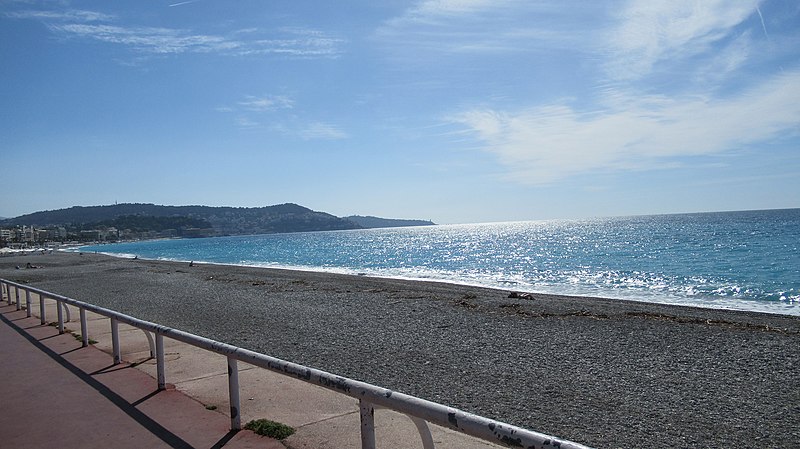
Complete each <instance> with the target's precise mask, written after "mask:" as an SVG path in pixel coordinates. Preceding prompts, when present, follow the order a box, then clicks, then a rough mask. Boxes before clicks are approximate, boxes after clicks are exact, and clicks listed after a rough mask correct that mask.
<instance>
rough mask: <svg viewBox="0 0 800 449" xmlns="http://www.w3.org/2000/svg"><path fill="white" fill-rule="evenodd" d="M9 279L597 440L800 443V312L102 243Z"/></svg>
mask: <svg viewBox="0 0 800 449" xmlns="http://www.w3.org/2000/svg"><path fill="white" fill-rule="evenodd" d="M27 261H31V262H34V261H35V262H34V263H35V265H37V266H42V267H43V268H41V269H20V270H16V269H14V266H15V265H17V264H21V265H22V266H24V264H25V262H27ZM0 277H3V278H5V279H9V280H12V281H23V282H26V283H30V284H31V285H34V286H36V287H38V288H42V289H44V290H48V291H51V292H54V293H59V294H63V295H66V296H69V297H72V298H75V299H79V300H82V301H86V302H90V303H93V304H98V305H101V306H104V307H109V308H112V309H115V310H119V311H121V312H124V313H128V314H131V315H133V316H136V317H138V318H141V319H145V320H149V321H154V322H158V323H159V324H164V325H167V326H170V327H174V328H178V329H183V330H186V331H188V332H192V333H196V334H199V335H204V336H207V337H209V338H213V339H217V340H220V341H225V342H227V343H230V344H234V345H236V346H241V347H245V348H248V349H253V350H256V351H258V352H262V353H266V354H269V355H272V356H275V357H279V358H282V359H286V360H291V361H293V362H297V363H302V364H305V365H308V366H311V367H314V368H318V369H323V370H326V371H329V372H333V373H336V374H339V375H343V376H347V377H350V378H354V379H358V380H363V381H366V382H370V383H373V384H376V385H380V386H383V387H386V388H391V389H393V390H397V391H402V392H405V393H409V394H413V395H416V396H419V397H422V398H425V399H429V400H433V401H436V402H440V403H443V404H446V405H450V406H454V407H458V408H460V409H463V410H465V411H469V412H473V413H477V414H480V415H483V416H486V417H490V418H495V419H499V420H502V421H507V422H509V423H512V424H515V425H519V426H522V427H526V428H529V429H532V430H536V431H540V432H545V433H549V434H554V435H558V436H561V437H563V438H567V439H570V440H573V441H579V442H582V443H584V444H587V445H590V446H596V447H608V446H614V447H675V446H690V445H700V446H706V447H749V446H751V445H752V444H753V443H754V442H758V443H759V444H760V445H765V446H768V447H781V446H783V447H785V446H790V445H792V444H796V442H797V441H798V439H799V438H800V434H798V431H797V430H796V429H797V426H795V425H793V423H794V422H796V418H795V417H796V416H797V413H798V408H797V404H798V403H800V387H798V386H797V385H796V382H795V381H793V379H794V378H795V376H796V373H795V368H796V367H797V366H798V365H799V364H800V318H798V317H795V316H789V315H779V314H768V313H761V312H747V311H730V310H721V309H705V308H695V307H686V306H677V305H661V304H654V303H649V302H636V301H629V300H615V299H604V298H588V297H568V296H558V295H544V294H535V295H534V298H535V299H533V300H527V299H521V298H508V290H505V291H504V290H495V289H488V288H479V287H471V286H464V285H457V284H445V283H440V282H431V281H408V280H398V279H388V278H375V277H367V276H357V275H341V274H332V273H323V272H316V271H292V270H283V269H276V268H252V267H244V266H235V265H216V264H206V263H202V264H201V263H197V264H195V265H194V266H193V267H189V266H188V263H182V262H164V261H152V260H144V259H138V260H133V259H122V258H118V257H112V256H106V255H99V254H88V253H84V255H82V256H81V255H79V254H78V253H56V254H46V255H39V254H37V255H28V256H19V257H16V258H15V257H4V258H2V259H0ZM793 382H794V383H793ZM622 441H625V443H624V444H629V446H620V444H622V443H621V442H622Z"/></svg>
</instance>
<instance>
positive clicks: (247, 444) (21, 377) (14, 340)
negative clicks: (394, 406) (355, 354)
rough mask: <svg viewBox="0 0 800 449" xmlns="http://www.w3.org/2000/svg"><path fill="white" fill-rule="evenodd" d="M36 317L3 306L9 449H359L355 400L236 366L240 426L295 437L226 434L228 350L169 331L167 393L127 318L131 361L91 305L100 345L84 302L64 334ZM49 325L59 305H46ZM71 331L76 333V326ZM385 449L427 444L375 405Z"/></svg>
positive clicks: (2, 434)
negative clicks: (84, 334) (280, 429)
mask: <svg viewBox="0 0 800 449" xmlns="http://www.w3.org/2000/svg"><path fill="white" fill-rule="evenodd" d="M32 296H33V297H32V301H31V309H32V310H31V312H32V317H31V318H26V310H25V301H24V298H21V302H22V310H16V305H15V304H12V305H8V303H7V302H5V298H4V301H3V302H2V303H0V379H3V381H0V398H2V404H3V407H2V409H3V413H2V414H0V442H2V444H3V447H5V445H6V444H8V447H15V448H26V447H29V448H35V447H45V446H49V445H53V444H57V445H58V446H59V447H64V448H79V447H80V448H91V447H97V448H101V447H102V448H107V447H121V448H126V447H131V448H133V447H136V448H140V447H203V448H214V447H225V448H251V447H252V448H255V447H258V448H267V449H269V448H289V449H302V448H323V449H325V448H329V449H334V448H335V449H342V448H358V447H360V436H359V435H360V434H359V429H360V418H359V412H358V406H357V403H356V401H355V400H354V399H352V398H349V397H347V396H343V395H340V394H337V393H335V392H332V391H329V390H326V389H323V388H320V387H316V386H314V385H310V384H307V383H304V382H301V381H299V380H296V379H292V378H288V377H285V376H281V375H279V374H276V373H272V372H269V371H267V370H264V369H260V368H257V367H254V366H250V365H247V364H243V363H239V382H240V396H241V401H242V404H241V408H242V410H241V415H242V424H244V423H246V422H248V421H249V420H252V419H260V418H266V419H270V420H273V421H277V422H281V423H284V424H288V425H290V426H292V427H294V428H295V429H296V433H295V434H294V435H292V436H290V437H289V438H287V439H286V440H283V441H276V440H272V439H269V438H266V437H261V436H258V435H255V434H253V433H252V432H249V431H246V430H242V431H239V432H232V431H230V430H229V429H230V418H229V417H228V415H226V414H225V413H226V412H227V411H228V397H227V395H228V390H227V365H226V360H225V358H224V357H223V356H219V355H217V354H213V353H210V352H208V351H205V350H202V349H199V348H196V347H193V346H190V345H186V344H184V343H181V342H177V341H174V340H170V339H165V341H164V343H165V352H166V357H165V359H166V381H167V389H166V390H165V391H157V388H156V381H155V376H156V366H155V360H153V359H152V358H150V353H149V346H148V341H147V339H146V336H145V334H144V333H143V332H142V331H141V330H138V329H135V328H133V327H129V326H126V325H124V324H120V341H121V348H122V350H121V352H122V359H123V363H122V364H120V365H113V364H112V357H111V355H110V354H111V352H112V351H111V330H110V324H109V319H108V318H105V317H102V316H100V315H96V314H92V313H88V314H87V323H88V334H89V337H90V338H91V339H92V342H93V344H92V345H90V346H89V347H86V348H82V347H81V342H80V339H79V338H78V337H77V335H78V333H79V332H80V323H79V322H77V321H78V310H77V309H75V308H70V315H71V319H72V321H71V322H68V323H66V326H65V327H66V330H67V332H66V333H65V334H63V335H59V334H58V328H57V327H56V326H53V325H41V324H40V319H39V313H40V311H39V310H38V309H39V299H38V296H36V295H32ZM45 315H46V317H47V321H48V322H52V321H53V320H55V317H56V308H55V302H54V301H51V300H47V301H46V305H45ZM73 332H74V333H73ZM430 427H431V433H432V435H433V439H434V442H435V444H436V447H437V448H460V449H462V448H463V449H488V448H497V447H500V446H496V445H493V444H489V443H487V442H483V441H481V440H478V439H475V438H472V437H469V436H466V435H463V434H460V433H457V432H454V431H452V430H449V429H445V428H442V427H439V426H435V425H431V426H430ZM375 429H376V437H377V445H378V447H379V448H382V449H394V448H397V449H399V448H421V447H422V443H421V441H420V437H419V434H418V433H417V430H416V428H415V427H414V425H413V423H412V422H411V420H410V419H408V417H406V416H404V415H402V414H400V413H397V412H393V411H389V410H377V411H376V413H375Z"/></svg>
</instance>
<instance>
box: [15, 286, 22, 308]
mask: <svg viewBox="0 0 800 449" xmlns="http://www.w3.org/2000/svg"><path fill="white" fill-rule="evenodd" d="M14 297H15V298H16V299H17V310H21V309H22V307H20V304H19V287H17V286H16V285H15V286H14Z"/></svg>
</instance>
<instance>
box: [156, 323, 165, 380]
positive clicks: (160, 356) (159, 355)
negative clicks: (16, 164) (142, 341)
mask: <svg viewBox="0 0 800 449" xmlns="http://www.w3.org/2000/svg"><path fill="white" fill-rule="evenodd" d="M156 378H157V379H158V389H159V390H165V389H166V388H167V379H166V374H165V373H164V336H163V335H161V334H160V333H158V332H156Z"/></svg>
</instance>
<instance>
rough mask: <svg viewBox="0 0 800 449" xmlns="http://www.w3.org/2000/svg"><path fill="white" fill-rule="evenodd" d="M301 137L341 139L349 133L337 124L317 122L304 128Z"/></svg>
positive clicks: (306, 138) (309, 138) (307, 138)
mask: <svg viewBox="0 0 800 449" xmlns="http://www.w3.org/2000/svg"><path fill="white" fill-rule="evenodd" d="M300 137H302V138H303V139H305V140H340V139H346V138H347V133H345V132H344V131H342V129H341V128H339V127H337V126H335V125H331V124H328V123H322V122H315V123H311V124H309V125H308V126H306V127H305V128H304V129H302V130H301V131H300Z"/></svg>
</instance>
